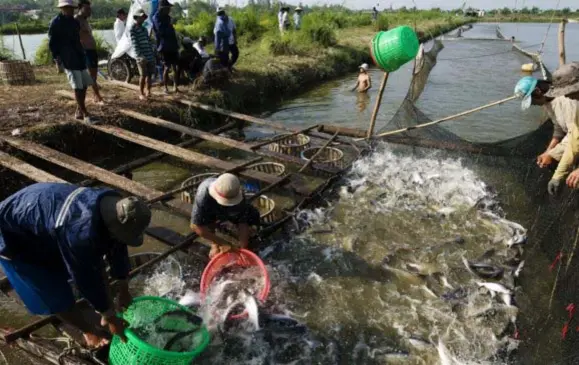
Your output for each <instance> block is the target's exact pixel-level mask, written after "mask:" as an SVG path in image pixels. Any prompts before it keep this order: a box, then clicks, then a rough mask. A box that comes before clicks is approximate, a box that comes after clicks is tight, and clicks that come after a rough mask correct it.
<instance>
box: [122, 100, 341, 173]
mask: <svg viewBox="0 0 579 365" xmlns="http://www.w3.org/2000/svg"><path fill="white" fill-rule="evenodd" d="M120 112H121V113H123V114H124V115H127V116H130V117H132V118H135V119H137V120H141V121H143V122H146V123H151V124H154V125H157V126H162V127H165V128H168V129H171V130H174V131H177V132H181V133H185V134H188V135H190V136H193V137H196V138H201V139H204V140H207V141H211V142H216V143H221V144H223V145H226V146H228V147H232V148H236V149H239V150H242V151H246V152H251V153H255V154H258V155H260V156H264V157H270V158H273V159H275V160H279V161H283V162H289V163H293V164H296V165H299V166H302V165H303V162H304V161H303V160H302V159H300V158H298V157H295V156H290V155H285V154H282V153H277V152H273V151H258V150H255V149H256V148H257V147H259V145H251V144H247V143H244V142H240V141H236V140H234V139H231V138H226V137H220V136H216V135H214V134H212V133H209V132H204V131H200V130H197V129H193V128H190V127H187V126H184V125H181V124H177V123H173V122H169V121H167V120H164V119H160V118H155V117H151V116H149V115H146V114H142V113H139V112H135V111H133V110H121V111H120ZM315 127H317V126H312V127H309V128H306V129H308V130H309V129H313V128H315ZM302 131H303V130H300V131H298V132H302ZM298 132H296V133H298ZM269 143H270V142H268V143H267V144H269ZM312 168H315V169H318V170H321V171H324V172H328V173H337V172H339V169H335V168H334V167H333V166H327V165H324V164H317V163H316V164H313V165H312Z"/></svg>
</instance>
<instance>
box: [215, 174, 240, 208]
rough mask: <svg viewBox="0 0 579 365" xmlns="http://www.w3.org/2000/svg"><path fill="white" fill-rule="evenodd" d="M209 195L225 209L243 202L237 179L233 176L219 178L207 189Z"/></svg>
mask: <svg viewBox="0 0 579 365" xmlns="http://www.w3.org/2000/svg"><path fill="white" fill-rule="evenodd" d="M209 195H211V197H212V198H213V199H215V200H216V201H217V203H219V205H223V206H225V207H232V206H234V205H237V204H239V203H241V201H242V200H243V193H242V191H241V186H240V183H239V179H238V178H237V176H235V175H233V174H223V175H221V176H219V177H218V178H217V180H215V181H214V182H213V183H212V184H211V186H210V187H209Z"/></svg>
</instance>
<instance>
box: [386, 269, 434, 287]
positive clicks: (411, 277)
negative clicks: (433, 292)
mask: <svg viewBox="0 0 579 365" xmlns="http://www.w3.org/2000/svg"><path fill="white" fill-rule="evenodd" d="M382 267H383V268H384V269H385V270H387V271H390V272H391V273H392V274H394V275H396V277H397V278H398V279H400V280H402V281H406V282H408V283H411V284H414V285H422V284H423V283H424V280H423V279H422V278H421V277H419V276H417V275H415V274H412V273H409V272H408V271H405V270H401V269H397V268H395V267H392V266H390V265H388V264H382Z"/></svg>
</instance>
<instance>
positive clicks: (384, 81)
mask: <svg viewBox="0 0 579 365" xmlns="http://www.w3.org/2000/svg"><path fill="white" fill-rule="evenodd" d="M389 75H390V74H389V73H388V72H384V77H382V83H381V84H380V90H378V96H377V97H376V104H375V105H374V111H373V112H372V118H371V119H370V127H369V128H368V134H366V138H370V137H372V134H374V126H375V125H376V118H377V117H378V111H379V110H380V105H381V104H382V95H384V89H385V88H386V84H387V83H388V76H389Z"/></svg>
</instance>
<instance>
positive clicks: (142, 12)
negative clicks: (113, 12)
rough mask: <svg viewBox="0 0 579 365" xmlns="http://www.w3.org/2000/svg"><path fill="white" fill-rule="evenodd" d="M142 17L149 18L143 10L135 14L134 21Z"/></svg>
mask: <svg viewBox="0 0 579 365" xmlns="http://www.w3.org/2000/svg"><path fill="white" fill-rule="evenodd" d="M141 17H145V18H147V17H148V15H147V13H145V11H144V10H143V9H139V10H137V11H135V13H134V14H133V19H137V18H141Z"/></svg>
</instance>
